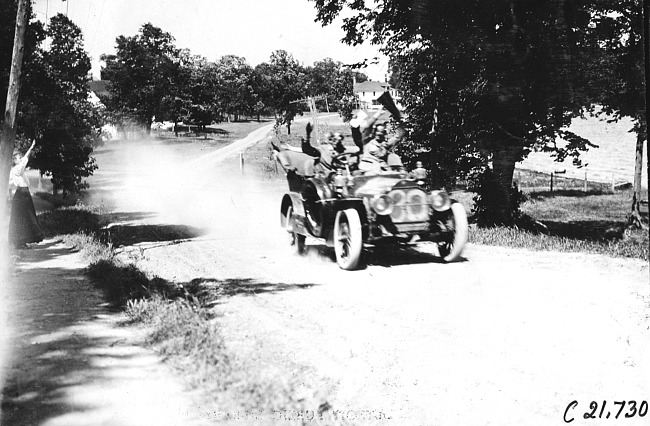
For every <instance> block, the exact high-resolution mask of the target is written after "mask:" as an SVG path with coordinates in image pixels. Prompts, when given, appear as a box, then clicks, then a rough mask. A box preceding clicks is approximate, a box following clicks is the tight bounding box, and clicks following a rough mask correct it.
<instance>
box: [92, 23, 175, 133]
mask: <svg viewBox="0 0 650 426" xmlns="http://www.w3.org/2000/svg"><path fill="white" fill-rule="evenodd" d="M116 43H117V52H116V54H115V55H102V57H101V59H102V60H103V61H104V62H105V64H106V66H105V67H104V68H103V69H102V79H107V80H109V81H110V84H109V91H110V92H111V94H112V96H111V98H110V99H109V100H108V102H107V105H106V106H107V108H108V109H109V110H111V111H112V112H114V113H116V114H117V115H118V116H119V117H120V118H121V119H125V118H128V117H130V118H132V119H134V120H136V121H137V122H138V123H140V124H142V125H144V126H145V128H146V132H147V134H149V133H150V131H151V124H152V123H153V120H154V117H156V119H159V120H160V119H162V118H163V117H166V116H168V115H170V111H169V110H168V109H165V107H166V106H169V105H170V101H169V100H170V99H172V100H173V99H174V98H175V97H176V95H177V84H178V82H179V74H180V72H181V65H180V60H179V50H178V49H177V48H176V47H175V45H174V38H173V37H172V36H171V34H169V33H166V32H164V31H162V30H161V29H160V28H157V27H154V26H153V25H152V24H151V23H147V24H144V25H143V26H142V28H140V31H139V34H137V35H135V36H132V37H124V36H119V37H117V39H116Z"/></svg>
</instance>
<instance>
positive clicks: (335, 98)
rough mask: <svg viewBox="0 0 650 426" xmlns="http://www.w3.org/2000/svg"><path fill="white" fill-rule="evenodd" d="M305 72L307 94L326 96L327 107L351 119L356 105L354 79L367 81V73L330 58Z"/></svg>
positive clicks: (321, 103)
mask: <svg viewBox="0 0 650 426" xmlns="http://www.w3.org/2000/svg"><path fill="white" fill-rule="evenodd" d="M305 72H306V74H307V75H306V80H307V84H306V86H307V87H306V88H307V94H308V95H309V96H319V95H324V96H326V97H327V107H328V108H329V109H330V110H332V111H338V112H339V113H340V114H341V116H342V117H343V119H344V120H346V121H349V120H350V119H351V118H352V110H353V109H354V107H355V98H354V94H353V90H354V85H353V83H354V80H355V79H356V81H357V82H362V81H366V80H367V77H366V75H365V74H362V73H360V72H356V71H353V70H351V69H349V68H347V67H345V66H344V65H343V63H341V62H339V61H334V60H332V59H330V58H326V59H323V60H322V61H316V62H314V66H313V67H308V68H307V69H306V70H305ZM324 104H325V101H320V106H321V108H322V107H323V106H325V105H324Z"/></svg>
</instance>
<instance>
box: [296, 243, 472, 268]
mask: <svg viewBox="0 0 650 426" xmlns="http://www.w3.org/2000/svg"><path fill="white" fill-rule="evenodd" d="M310 253H315V254H316V255H318V256H319V257H320V258H322V259H327V260H329V261H331V262H332V263H333V264H336V254H335V253H334V248H332V247H328V246H326V245H325V244H308V245H307V255H309V254H310ZM465 261H467V259H466V258H464V257H460V258H459V259H458V260H456V261H455V262H454V263H457V262H465ZM361 262H362V263H361V265H360V268H359V269H365V268H366V267H367V266H383V267H386V268H390V267H393V266H401V265H417V264H422V263H446V262H445V261H444V260H443V259H442V258H441V257H439V256H437V255H435V254H433V253H427V252H424V251H421V250H418V249H417V246H401V245H384V246H376V247H372V248H369V249H365V250H364V251H363V254H362V258H361Z"/></svg>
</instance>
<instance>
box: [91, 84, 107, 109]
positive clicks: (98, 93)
mask: <svg viewBox="0 0 650 426" xmlns="http://www.w3.org/2000/svg"><path fill="white" fill-rule="evenodd" d="M88 88H89V89H90V95H89V97H90V102H92V103H93V105H100V104H102V101H101V100H102V99H103V98H108V97H110V96H111V94H110V92H109V91H108V80H91V81H89V82H88Z"/></svg>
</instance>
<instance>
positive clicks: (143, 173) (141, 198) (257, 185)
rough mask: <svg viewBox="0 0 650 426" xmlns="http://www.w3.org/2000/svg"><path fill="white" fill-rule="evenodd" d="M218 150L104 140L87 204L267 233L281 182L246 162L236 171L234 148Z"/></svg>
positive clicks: (216, 230)
mask: <svg viewBox="0 0 650 426" xmlns="http://www.w3.org/2000/svg"><path fill="white" fill-rule="evenodd" d="M265 133H266V130H263V131H260V132H258V134H257V135H253V136H254V138H255V137H257V138H258V140H259V135H260V134H265ZM238 142H240V141H237V142H234V143H233V145H234V144H237V143H238ZM231 146H232V145H231ZM228 148H230V146H229V147H228ZM221 151H222V150H221V149H219V150H215V148H213V147H208V146H206V145H205V144H191V143H190V144H183V145H180V144H169V143H163V142H161V141H157V140H137V141H130V140H129V141H119V142H118V141H116V142H112V143H109V144H107V146H105V147H104V148H102V149H100V150H98V151H97V163H98V165H99V169H98V170H97V171H96V173H95V175H94V176H93V178H92V179H91V180H90V185H91V188H90V191H89V193H90V198H89V200H88V203H90V204H94V205H105V206H106V208H107V210H108V211H109V212H111V213H124V214H120V217H122V218H123V219H124V221H125V222H129V219H130V218H132V219H134V220H138V221H139V223H142V220H143V219H142V218H143V217H146V219H144V223H146V222H147V221H149V222H150V223H156V224H165V225H179V226H181V225H182V226H189V227H193V228H197V229H199V230H200V231H201V234H203V235H206V236H207V235H209V236H211V237H213V238H215V237H218V238H242V237H246V238H252V239H259V240H260V241H265V240H268V238H266V236H269V235H270V234H273V235H275V234H276V233H277V231H278V228H279V204H280V200H281V196H282V193H283V192H284V191H285V190H286V188H285V186H286V184H285V183H284V182H283V181H282V180H277V179H276V180H269V179H268V177H265V176H262V175H261V174H260V173H259V172H257V171H255V170H253V169H252V168H251V167H249V168H245V169H244V170H243V171H242V170H241V169H240V167H239V157H238V152H237V151H236V150H233V149H231V150H230V152H225V153H224V154H225V155H215V154H218V153H220V152H221ZM249 169H250V170H249ZM273 238H274V239H275V236H274V237H273Z"/></svg>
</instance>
